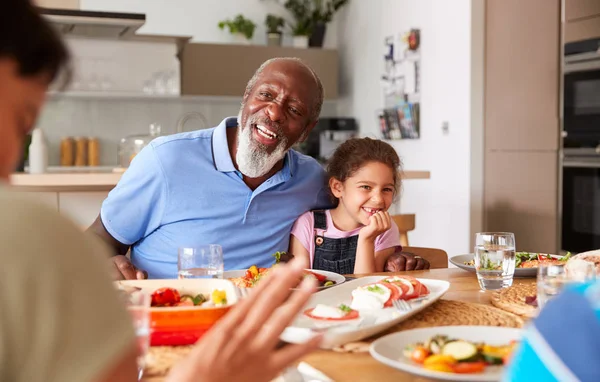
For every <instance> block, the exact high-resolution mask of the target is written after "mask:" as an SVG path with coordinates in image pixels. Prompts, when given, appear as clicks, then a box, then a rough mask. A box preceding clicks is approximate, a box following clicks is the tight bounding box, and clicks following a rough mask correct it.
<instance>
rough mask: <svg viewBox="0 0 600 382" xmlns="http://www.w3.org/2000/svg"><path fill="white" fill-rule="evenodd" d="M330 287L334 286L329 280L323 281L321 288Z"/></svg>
mask: <svg viewBox="0 0 600 382" xmlns="http://www.w3.org/2000/svg"><path fill="white" fill-rule="evenodd" d="M332 285H335V283H334V282H333V281H331V280H327V281H325V284H323V286H326V287H327V286H332Z"/></svg>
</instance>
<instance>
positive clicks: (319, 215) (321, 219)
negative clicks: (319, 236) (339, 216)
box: [313, 210, 327, 230]
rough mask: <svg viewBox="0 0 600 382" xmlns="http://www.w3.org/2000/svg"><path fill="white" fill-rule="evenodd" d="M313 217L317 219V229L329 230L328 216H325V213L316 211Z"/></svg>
mask: <svg viewBox="0 0 600 382" xmlns="http://www.w3.org/2000/svg"><path fill="white" fill-rule="evenodd" d="M313 216H314V217H315V227H314V228H315V229H322V230H326V229H327V215H325V211H323V210H316V211H313Z"/></svg>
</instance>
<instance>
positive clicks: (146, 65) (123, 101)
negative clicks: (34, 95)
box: [39, 0, 337, 166]
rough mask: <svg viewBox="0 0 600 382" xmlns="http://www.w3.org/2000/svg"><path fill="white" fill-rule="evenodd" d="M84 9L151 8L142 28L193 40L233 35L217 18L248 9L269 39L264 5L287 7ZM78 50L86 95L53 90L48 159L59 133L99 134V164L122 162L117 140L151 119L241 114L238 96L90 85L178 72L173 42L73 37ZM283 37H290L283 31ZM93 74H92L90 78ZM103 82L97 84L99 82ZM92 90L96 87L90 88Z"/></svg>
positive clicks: (137, 84) (224, 4) (262, 0)
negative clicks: (98, 90)
mask: <svg viewBox="0 0 600 382" xmlns="http://www.w3.org/2000/svg"><path fill="white" fill-rule="evenodd" d="M81 6H82V9H84V10H100V11H115V12H138V13H145V14H146V24H145V25H144V27H142V28H141V29H140V31H139V33H144V34H157V35H175V36H192V41H194V42H209V43H213V42H214V43H231V42H233V37H232V36H231V34H229V32H228V31H227V32H225V31H221V30H220V29H218V28H217V23H218V21H219V20H222V19H225V18H228V17H234V16H235V15H237V14H238V13H242V14H244V16H245V17H248V18H250V19H252V20H254V22H255V23H256V24H257V29H256V31H255V36H254V39H253V41H252V43H253V44H265V42H266V38H265V27H264V25H263V22H264V18H265V16H266V14H267V13H275V14H280V15H287V12H286V11H285V9H283V7H282V6H281V5H280V4H278V3H277V1H276V0H202V1H198V0H154V1H147V0H129V1H120V0H82V1H81ZM68 42H69V46H70V47H71V50H72V52H73V54H74V56H75V60H74V63H75V76H74V78H73V82H72V84H71V85H72V86H71V89H70V90H75V91H78V92H80V93H81V92H83V93H86V94H84V96H81V95H79V96H72V95H54V96H51V97H50V98H49V102H48V103H47V105H46V106H45V108H44V110H43V112H42V115H41V117H40V120H39V126H41V127H42V128H43V129H44V131H45V133H46V135H47V137H48V141H49V145H50V154H49V155H50V158H49V159H50V165H58V164H59V161H60V152H59V148H60V140H61V138H62V137H64V136H95V137H98V138H99V139H100V143H101V157H100V162H101V165H106V166H113V165H116V164H117V147H118V142H119V140H120V139H121V138H122V137H124V136H128V135H132V134H147V133H148V126H149V124H150V123H159V124H160V125H161V126H162V130H163V133H166V134H171V133H174V132H175V131H176V124H177V121H178V120H179V119H180V118H181V116H182V115H184V114H185V113H188V112H199V113H201V114H202V115H203V116H204V117H205V118H204V119H205V121H202V119H198V118H193V119H190V120H189V122H187V123H186V125H185V130H186V131H189V130H193V129H199V128H206V127H210V126H214V125H216V124H217V123H219V122H220V121H221V120H222V119H223V118H225V117H227V116H232V115H237V113H238V111H239V107H240V101H241V94H242V92H243V89H240V97H239V98H238V97H186V98H182V99H179V98H174V99H166V98H160V99H147V98H143V97H118V96H114V97H101V96H98V97H96V96H94V95H93V93H90V86H89V83H93V82H102V81H104V80H108V81H109V83H110V89H109V90H108V91H112V92H119V93H122V92H126V93H128V94H131V93H133V92H141V91H142V89H143V87H144V84H145V83H146V82H147V81H148V80H149V79H151V78H152V76H153V73H155V72H164V73H168V72H172V73H175V74H176V75H178V70H179V67H178V61H177V59H176V57H175V54H176V49H175V45H174V44H156V43H140V42H135V43H134V42H118V41H108V40H104V41H102V40H91V39H69V40H68ZM283 43H284V45H286V44H287V45H289V44H291V38H290V37H289V36H286V38H285V39H284V42H283ZM336 45H337V27H336V24H335V20H334V22H332V24H331V27H330V28H329V29H328V32H327V34H326V38H325V47H333V48H334V47H336ZM91 79H93V81H91ZM96 86H98V85H96ZM92 90H93V89H92ZM336 115H337V103H336V102H335V101H327V102H326V103H325V105H324V107H323V111H322V116H336Z"/></svg>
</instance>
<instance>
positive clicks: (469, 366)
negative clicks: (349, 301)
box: [452, 361, 485, 374]
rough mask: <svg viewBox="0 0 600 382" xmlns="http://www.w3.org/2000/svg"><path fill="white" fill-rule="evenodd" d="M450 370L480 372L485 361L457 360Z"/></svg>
mask: <svg viewBox="0 0 600 382" xmlns="http://www.w3.org/2000/svg"><path fill="white" fill-rule="evenodd" d="M452 370H453V371H454V372H455V373H459V374H471V373H481V372H483V371H484V370H485V362H483V361H479V362H459V363H457V364H455V365H453V366H452Z"/></svg>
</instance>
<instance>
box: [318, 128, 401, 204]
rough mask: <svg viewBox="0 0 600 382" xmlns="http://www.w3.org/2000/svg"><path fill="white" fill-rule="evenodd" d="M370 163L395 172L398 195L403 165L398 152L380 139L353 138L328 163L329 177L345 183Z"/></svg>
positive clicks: (341, 146) (395, 187)
mask: <svg viewBox="0 0 600 382" xmlns="http://www.w3.org/2000/svg"><path fill="white" fill-rule="evenodd" d="M370 162H379V163H383V164H385V165H387V166H389V168H390V169H391V170H392V171H393V172H394V189H395V194H397V193H398V190H399V188H400V182H401V180H400V172H401V171H402V168H401V167H402V163H401V161H400V157H399V156H398V153H397V152H396V150H394V148H393V147H392V146H390V145H389V144H388V143H385V142H384V141H381V140H379V139H371V138H352V139H348V140H347V141H346V142H344V143H342V144H341V145H339V146H338V148H337V149H336V150H335V152H334V153H333V155H332V156H331V158H329V161H328V162H327V175H328V176H329V178H330V179H331V178H335V179H337V180H339V181H340V182H345V181H346V180H347V179H348V178H351V177H352V176H353V175H354V174H355V173H356V172H357V171H358V170H360V169H361V168H362V167H363V166H365V165H366V164H368V163H370Z"/></svg>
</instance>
